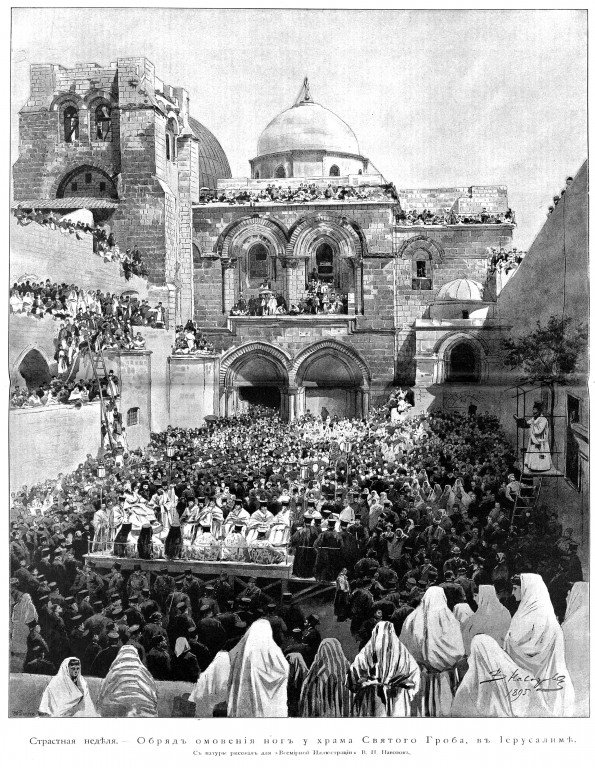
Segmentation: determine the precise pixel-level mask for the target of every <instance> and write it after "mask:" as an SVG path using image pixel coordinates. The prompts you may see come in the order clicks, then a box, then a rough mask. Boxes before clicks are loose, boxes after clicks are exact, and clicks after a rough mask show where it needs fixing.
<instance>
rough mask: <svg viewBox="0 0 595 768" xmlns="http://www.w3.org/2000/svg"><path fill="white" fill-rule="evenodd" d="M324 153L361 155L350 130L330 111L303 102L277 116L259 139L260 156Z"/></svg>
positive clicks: (353, 134) (311, 102) (311, 103)
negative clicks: (285, 153)
mask: <svg viewBox="0 0 595 768" xmlns="http://www.w3.org/2000/svg"><path fill="white" fill-rule="evenodd" d="M312 149H325V150H327V151H329V152H340V153H346V154H351V155H359V153H360V152H359V144H358V143H357V138H356V136H355V133H354V132H353V131H352V130H351V128H350V127H349V126H348V125H347V123H344V122H343V120H341V118H340V117H337V115H335V113H334V112H331V111H330V109H325V107H321V106H320V104H316V103H315V102H313V101H302V102H300V103H299V104H297V105H295V106H293V107H290V108H289V109H286V110H285V111H284V112H281V114H280V115H277V117H275V118H274V119H273V120H271V122H270V123H269V124H268V125H267V127H266V128H265V129H264V131H263V132H262V133H261V134H260V138H259V139H258V149H257V154H258V156H261V155H271V154H273V153H275V152H291V150H312Z"/></svg>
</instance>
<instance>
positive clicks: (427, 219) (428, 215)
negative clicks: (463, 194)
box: [402, 208, 516, 227]
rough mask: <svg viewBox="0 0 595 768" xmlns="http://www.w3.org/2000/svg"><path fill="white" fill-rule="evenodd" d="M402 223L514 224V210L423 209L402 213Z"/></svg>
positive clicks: (429, 224) (416, 224)
mask: <svg viewBox="0 0 595 768" xmlns="http://www.w3.org/2000/svg"><path fill="white" fill-rule="evenodd" d="M402 223H404V224H406V225H408V226H416V227H418V226H438V225H440V226H445V225H447V224H516V219H515V215H514V211H512V210H511V209H510V208H508V209H507V210H506V212H500V213H489V212H488V210H487V208H483V210H482V211H481V212H480V213H455V212H454V211H452V210H451V211H449V212H448V213H432V211H430V210H428V209H425V208H424V210H423V211H417V210H413V211H408V212H407V213H406V214H403V217H402Z"/></svg>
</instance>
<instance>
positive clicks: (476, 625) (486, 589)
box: [455, 584, 510, 656]
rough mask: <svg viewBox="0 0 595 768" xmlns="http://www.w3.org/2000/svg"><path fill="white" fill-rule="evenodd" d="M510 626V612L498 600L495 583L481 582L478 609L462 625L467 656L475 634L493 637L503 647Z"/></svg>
mask: <svg viewBox="0 0 595 768" xmlns="http://www.w3.org/2000/svg"><path fill="white" fill-rule="evenodd" d="M455 607H456V606H455ZM509 627H510V612H509V611H508V609H507V608H505V607H504V606H503V605H502V603H501V602H500V601H499V600H498V595H497V594H496V590H495V589H494V587H493V585H492V584H480V585H479V594H478V596H477V610H476V611H475V613H474V614H472V615H471V616H469V618H468V619H467V620H466V621H464V622H463V624H462V626H461V632H462V633H463V643H464V644H465V653H466V654H467V656H469V654H470V652H471V641H472V640H473V638H474V637H475V635H479V634H484V635H489V636H490V637H493V638H494V640H495V641H496V642H497V643H498V645H499V646H500V648H502V646H503V645H504V638H505V637H506V633H507V632H508V629H509Z"/></svg>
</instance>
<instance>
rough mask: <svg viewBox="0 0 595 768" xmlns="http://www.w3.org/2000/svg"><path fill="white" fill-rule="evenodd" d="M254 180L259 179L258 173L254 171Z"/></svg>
mask: <svg viewBox="0 0 595 768" xmlns="http://www.w3.org/2000/svg"><path fill="white" fill-rule="evenodd" d="M254 178H255V179H260V171H256V173H255V174H254Z"/></svg>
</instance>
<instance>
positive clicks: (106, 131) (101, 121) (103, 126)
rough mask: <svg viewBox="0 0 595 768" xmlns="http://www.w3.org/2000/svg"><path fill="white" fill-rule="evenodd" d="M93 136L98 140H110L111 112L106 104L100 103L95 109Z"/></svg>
mask: <svg viewBox="0 0 595 768" xmlns="http://www.w3.org/2000/svg"><path fill="white" fill-rule="evenodd" d="M95 138H96V139H98V140H99V141H111V140H112V113H111V109H110V108H109V106H108V105H107V104H100V105H99V106H98V107H97V109H96V110H95Z"/></svg>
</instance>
